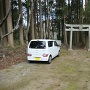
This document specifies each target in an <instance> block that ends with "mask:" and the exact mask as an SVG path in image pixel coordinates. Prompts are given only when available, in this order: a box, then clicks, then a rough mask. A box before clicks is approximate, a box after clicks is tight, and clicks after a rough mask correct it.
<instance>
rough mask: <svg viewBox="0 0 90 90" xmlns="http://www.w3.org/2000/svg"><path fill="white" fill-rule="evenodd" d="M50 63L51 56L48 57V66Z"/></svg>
mask: <svg viewBox="0 0 90 90" xmlns="http://www.w3.org/2000/svg"><path fill="white" fill-rule="evenodd" d="M51 61H52V57H51V56H49V58H48V64H50V63H51Z"/></svg>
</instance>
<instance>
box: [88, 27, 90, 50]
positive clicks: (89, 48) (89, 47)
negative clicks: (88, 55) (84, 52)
mask: <svg viewBox="0 0 90 90" xmlns="http://www.w3.org/2000/svg"><path fill="white" fill-rule="evenodd" d="M88 32H89V46H88V51H90V27H89V31H88Z"/></svg>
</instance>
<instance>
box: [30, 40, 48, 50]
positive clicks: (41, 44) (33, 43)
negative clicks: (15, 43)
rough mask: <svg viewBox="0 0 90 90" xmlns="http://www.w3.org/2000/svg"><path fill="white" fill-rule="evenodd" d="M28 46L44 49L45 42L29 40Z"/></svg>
mask: <svg viewBox="0 0 90 90" xmlns="http://www.w3.org/2000/svg"><path fill="white" fill-rule="evenodd" d="M29 48H35V49H45V48H46V43H45V41H31V43H30V46H29Z"/></svg>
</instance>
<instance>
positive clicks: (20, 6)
mask: <svg viewBox="0 0 90 90" xmlns="http://www.w3.org/2000/svg"><path fill="white" fill-rule="evenodd" d="M18 3H19V14H20V15H21V19H20V23H19V30H20V43H21V44H22V45H24V38H23V25H22V24H23V23H22V22H23V20H22V19H23V18H22V2H21V0H18Z"/></svg>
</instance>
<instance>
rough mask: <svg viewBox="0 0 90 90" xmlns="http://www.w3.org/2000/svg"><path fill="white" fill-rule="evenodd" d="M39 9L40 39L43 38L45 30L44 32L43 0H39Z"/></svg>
mask: <svg viewBox="0 0 90 90" xmlns="http://www.w3.org/2000/svg"><path fill="white" fill-rule="evenodd" d="M39 9H40V38H41V39H42V38H43V30H42V5H41V0H39Z"/></svg>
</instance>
